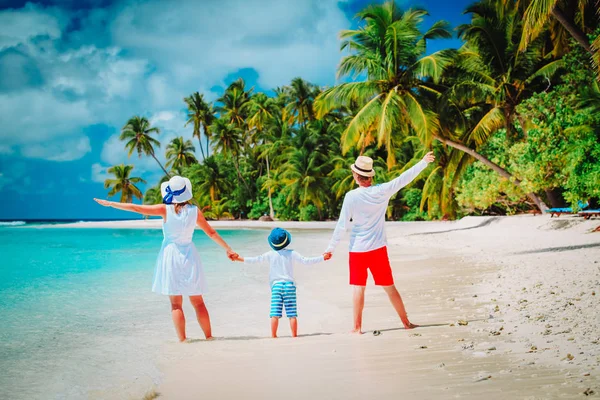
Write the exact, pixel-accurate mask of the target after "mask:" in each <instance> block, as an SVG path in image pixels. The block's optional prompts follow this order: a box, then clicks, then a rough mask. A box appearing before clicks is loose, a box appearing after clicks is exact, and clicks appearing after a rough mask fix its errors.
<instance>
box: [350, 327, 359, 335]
mask: <svg viewBox="0 0 600 400" xmlns="http://www.w3.org/2000/svg"><path fill="white" fill-rule="evenodd" d="M350 333H354V334H356V335H362V329H360V328H358V329H352V330H351V331H350Z"/></svg>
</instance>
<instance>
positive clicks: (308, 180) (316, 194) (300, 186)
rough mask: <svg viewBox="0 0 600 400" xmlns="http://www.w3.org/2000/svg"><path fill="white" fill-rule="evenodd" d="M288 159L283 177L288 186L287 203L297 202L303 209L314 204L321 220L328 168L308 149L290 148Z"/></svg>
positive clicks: (286, 188)
mask: <svg viewBox="0 0 600 400" xmlns="http://www.w3.org/2000/svg"><path fill="white" fill-rule="evenodd" d="M286 158H287V159H288V161H287V163H286V164H285V165H284V166H283V170H282V174H281V175H282V178H283V182H284V183H285V185H286V187H285V188H284V190H285V191H287V203H288V204H290V203H292V202H294V201H296V200H297V201H298V203H299V205H300V206H301V207H305V206H307V205H308V204H311V203H312V204H314V206H315V207H316V208H317V211H318V212H319V218H320V217H321V211H322V210H323V206H324V204H325V197H326V193H327V190H328V181H327V176H326V171H325V168H326V166H325V165H324V164H322V163H320V162H319V161H318V158H319V154H318V153H315V152H310V151H309V150H308V149H306V148H290V150H289V152H288V153H287V154H286Z"/></svg>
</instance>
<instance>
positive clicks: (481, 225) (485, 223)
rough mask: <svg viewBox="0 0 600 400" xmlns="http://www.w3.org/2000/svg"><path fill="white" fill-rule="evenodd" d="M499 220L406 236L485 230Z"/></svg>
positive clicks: (493, 219)
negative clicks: (484, 228)
mask: <svg viewBox="0 0 600 400" xmlns="http://www.w3.org/2000/svg"><path fill="white" fill-rule="evenodd" d="M498 220H500V217H490V218H488V219H486V220H485V221H482V222H481V223H479V224H477V225H475V226H468V227H466V228H455V229H446V230H445V231H433V232H421V233H411V234H410V235H406V236H420V235H437V234H440V233H448V232H456V231H468V230H469V229H477V228H483V227H484V226H488V225H490V224H491V223H493V222H496V221H498Z"/></svg>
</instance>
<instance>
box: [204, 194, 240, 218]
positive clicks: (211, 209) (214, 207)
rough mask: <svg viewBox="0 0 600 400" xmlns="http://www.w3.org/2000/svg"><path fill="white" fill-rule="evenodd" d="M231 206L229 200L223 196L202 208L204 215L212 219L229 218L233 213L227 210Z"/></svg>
mask: <svg viewBox="0 0 600 400" xmlns="http://www.w3.org/2000/svg"><path fill="white" fill-rule="evenodd" d="M230 208H231V205H230V203H229V201H228V200H227V199H225V198H223V199H221V200H217V201H215V202H213V203H211V205H210V206H208V207H205V209H204V210H203V213H204V216H205V217H206V218H208V219H212V220H220V219H224V218H227V219H231V218H233V215H231V213H230V212H229V211H228V210H229V209H230Z"/></svg>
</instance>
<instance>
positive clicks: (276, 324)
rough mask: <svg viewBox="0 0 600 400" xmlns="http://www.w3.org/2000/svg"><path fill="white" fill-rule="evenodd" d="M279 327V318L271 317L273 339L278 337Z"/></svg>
mask: <svg viewBox="0 0 600 400" xmlns="http://www.w3.org/2000/svg"><path fill="white" fill-rule="evenodd" d="M278 327H279V318H277V317H271V337H272V338H276V337H277V328H278Z"/></svg>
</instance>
